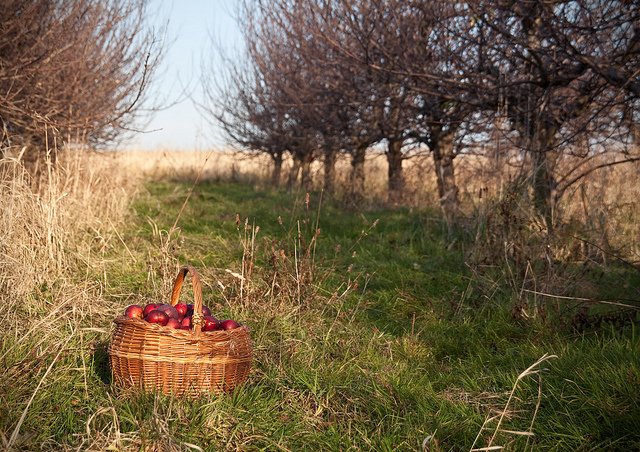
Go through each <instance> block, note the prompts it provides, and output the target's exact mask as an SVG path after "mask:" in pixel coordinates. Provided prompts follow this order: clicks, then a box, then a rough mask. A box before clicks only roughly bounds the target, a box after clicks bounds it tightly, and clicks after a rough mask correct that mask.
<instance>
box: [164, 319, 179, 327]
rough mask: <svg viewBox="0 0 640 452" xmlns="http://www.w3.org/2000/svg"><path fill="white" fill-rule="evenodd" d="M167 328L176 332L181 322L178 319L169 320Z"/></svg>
mask: <svg viewBox="0 0 640 452" xmlns="http://www.w3.org/2000/svg"><path fill="white" fill-rule="evenodd" d="M166 326H168V327H169V328H173V329H174V330H175V329H177V328H178V327H179V326H180V322H178V321H177V320H176V319H169V321H168V322H167V325H166Z"/></svg>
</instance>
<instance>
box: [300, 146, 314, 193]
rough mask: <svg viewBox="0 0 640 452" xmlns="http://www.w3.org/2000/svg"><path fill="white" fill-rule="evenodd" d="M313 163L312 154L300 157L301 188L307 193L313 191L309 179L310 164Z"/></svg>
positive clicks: (308, 153)
mask: <svg viewBox="0 0 640 452" xmlns="http://www.w3.org/2000/svg"><path fill="white" fill-rule="evenodd" d="M312 162H313V153H312V152H307V153H306V154H304V155H303V156H302V162H301V166H302V188H304V189H305V190H307V191H311V190H312V189H313V180H312V178H311V163H312Z"/></svg>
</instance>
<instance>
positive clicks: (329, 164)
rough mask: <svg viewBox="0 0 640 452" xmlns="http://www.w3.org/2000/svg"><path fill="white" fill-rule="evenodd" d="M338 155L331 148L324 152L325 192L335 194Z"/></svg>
mask: <svg viewBox="0 0 640 452" xmlns="http://www.w3.org/2000/svg"><path fill="white" fill-rule="evenodd" d="M337 156H338V154H337V153H336V152H335V151H334V150H333V149H331V148H327V149H325V150H324V191H325V192H326V193H327V194H328V195H332V194H333V190H334V188H335V178H336V171H335V169H336V159H337Z"/></svg>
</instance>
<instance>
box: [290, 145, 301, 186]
mask: <svg viewBox="0 0 640 452" xmlns="http://www.w3.org/2000/svg"><path fill="white" fill-rule="evenodd" d="M300 163H301V162H300V158H299V157H298V156H297V155H295V154H294V155H293V166H292V167H291V171H290V172H289V180H288V181H287V189H289V190H291V189H293V187H294V186H295V185H296V183H297V182H298V175H299V174H300Z"/></svg>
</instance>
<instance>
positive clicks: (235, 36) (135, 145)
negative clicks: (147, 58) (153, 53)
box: [124, 0, 241, 150]
mask: <svg viewBox="0 0 640 452" xmlns="http://www.w3.org/2000/svg"><path fill="white" fill-rule="evenodd" d="M236 4H237V0H183V1H179V0H178V1H172V0H151V1H150V5H149V6H150V10H151V11H152V12H154V23H163V22H165V21H167V20H168V21H169V24H168V41H169V42H168V43H167V51H166V56H165V59H164V63H163V67H162V69H161V71H160V74H159V77H158V78H157V79H156V85H155V88H154V90H155V91H154V92H155V93H157V94H154V96H157V97H158V98H160V99H165V98H166V99H168V100H173V101H175V100H176V99H179V98H180V93H181V92H182V91H183V87H185V86H187V87H189V90H190V92H191V95H192V96H193V97H194V98H195V99H201V97H202V94H201V90H200V74H201V64H202V58H203V57H204V58H213V53H211V42H212V38H211V37H212V36H213V39H215V40H216V41H217V42H219V43H220V44H221V45H222V46H223V48H224V50H225V51H226V52H227V53H229V54H231V55H232V54H233V53H234V51H235V52H237V51H238V50H237V49H239V48H240V45H241V36H240V33H239V31H238V29H237V26H236V23H235V20H234V14H235V11H236ZM212 76H214V77H215V74H212ZM145 131H146V133H139V134H136V135H135V136H134V137H133V138H132V139H131V140H130V141H129V142H127V143H126V144H125V145H124V147H126V148H131V149H150V150H193V149H210V148H221V147H223V146H224V138H223V137H222V136H221V134H220V133H219V131H218V130H215V129H214V127H213V126H212V125H211V124H210V123H209V122H208V121H207V120H206V119H205V118H203V117H201V115H200V113H199V112H198V111H197V109H196V107H195V105H194V104H193V102H192V101H191V99H189V98H184V96H183V98H182V99H181V101H180V102H179V103H178V104H176V105H173V106H171V107H169V108H168V109H166V110H163V111H160V112H157V113H155V115H154V117H153V119H152V121H151V123H150V124H149V125H148V126H147V127H146V128H145Z"/></svg>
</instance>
